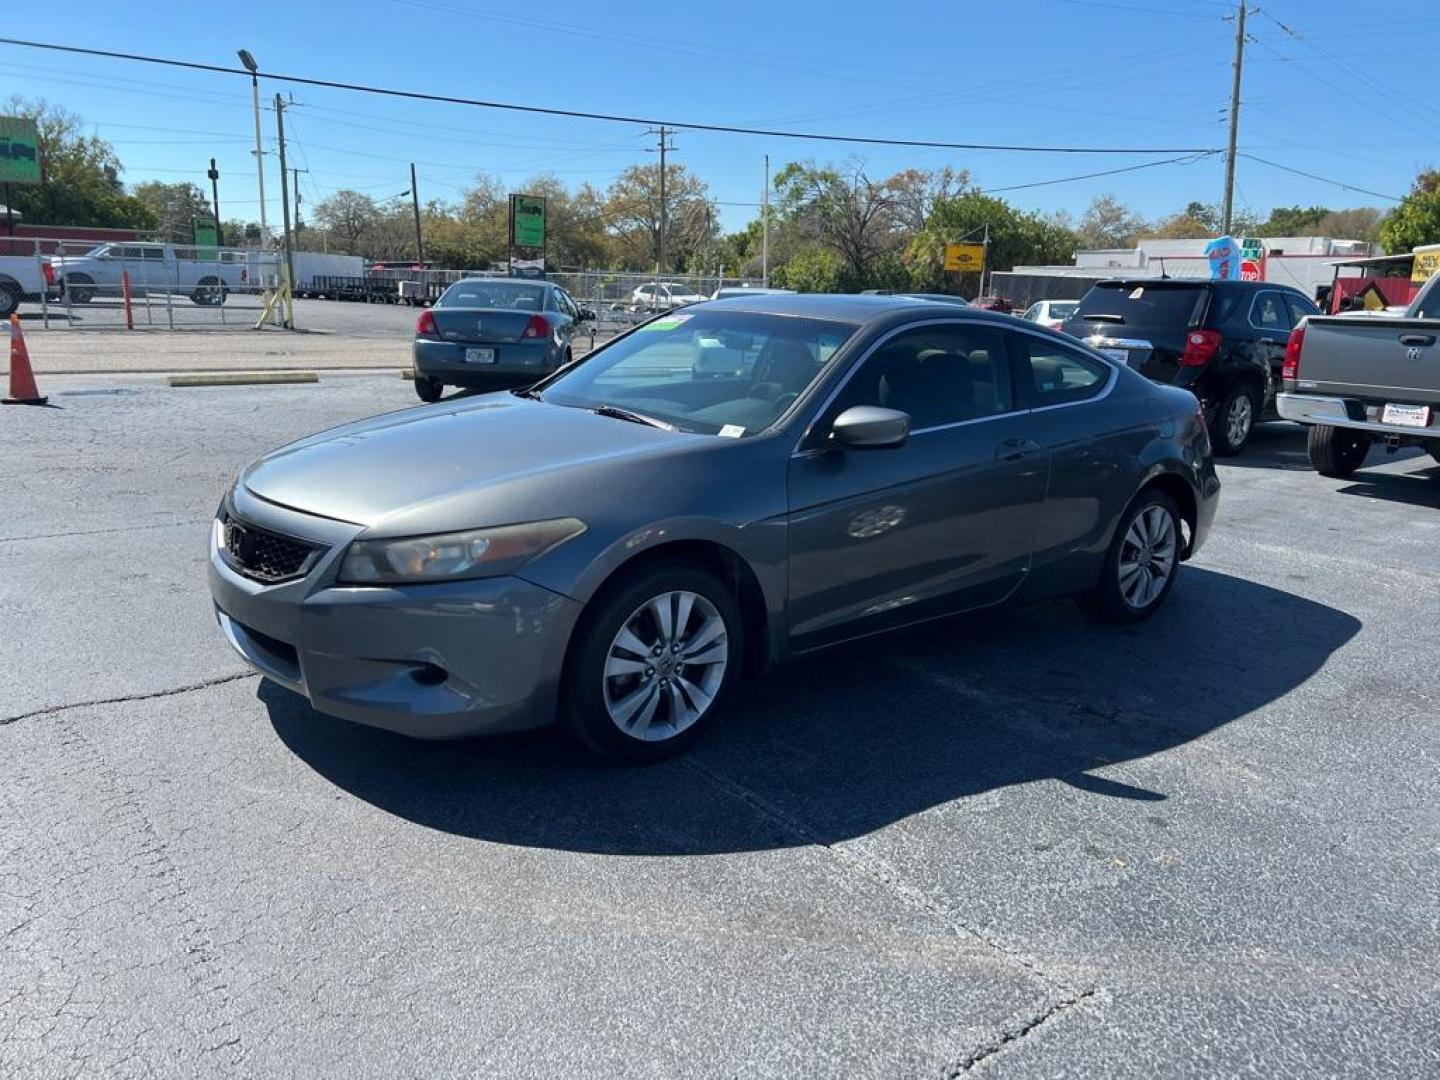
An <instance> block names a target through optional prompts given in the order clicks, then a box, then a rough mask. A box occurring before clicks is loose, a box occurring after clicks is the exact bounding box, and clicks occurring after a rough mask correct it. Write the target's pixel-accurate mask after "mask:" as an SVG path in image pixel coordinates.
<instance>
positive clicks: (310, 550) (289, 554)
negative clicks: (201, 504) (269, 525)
mask: <svg viewBox="0 0 1440 1080" xmlns="http://www.w3.org/2000/svg"><path fill="white" fill-rule="evenodd" d="M222 523H223V525H224V527H225V550H226V551H227V552H228V553H229V555H230V561H231V563H232V564H233V565H234V566H235V568H236V569H237V570H239V571H240V572H241V573H242V574H244V575H245V576H246V577H250V578H254V579H255V580H256V581H264V582H271V583H273V582H277V581H289V580H290V579H291V578H297V577H300V576H301V575H302V574H304V573H305V571H307V570H309V569H310V566H311V564H312V562H313V561H314V559H315V557H316V556H317V555H318V554H319V553H320V551H321V550H322V549H321V548H320V547H319V546H317V545H315V544H311V543H308V542H307V541H304V540H295V539H293V538H291V537H288V536H280V535H278V534H276V533H272V532H267V531H265V530H264V529H257V528H256V527H255V526H254V525H249V524H245V523H243V522H240V521H238V520H236V519H235V518H233V517H231V516H230V515H229V514H226V515H225V516H224V518H223V519H222Z"/></svg>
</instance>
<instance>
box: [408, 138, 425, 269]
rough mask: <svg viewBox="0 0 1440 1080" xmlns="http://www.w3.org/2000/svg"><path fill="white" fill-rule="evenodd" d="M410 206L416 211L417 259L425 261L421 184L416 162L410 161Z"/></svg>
mask: <svg viewBox="0 0 1440 1080" xmlns="http://www.w3.org/2000/svg"><path fill="white" fill-rule="evenodd" d="M410 206H411V209H412V210H414V211H415V261H416V262H417V263H424V261H425V244H424V241H423V240H422V239H421V238H420V185H419V184H418V183H417V182H416V180H415V163H414V162H413V161H412V162H411V163H410Z"/></svg>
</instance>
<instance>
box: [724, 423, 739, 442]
mask: <svg viewBox="0 0 1440 1080" xmlns="http://www.w3.org/2000/svg"><path fill="white" fill-rule="evenodd" d="M744 434H745V429H744V428H743V427H741V426H740V425H739V424H726V425H725V426H724V427H722V428H721V429H720V437H721V438H722V439H738V438H739V437H740V436H741V435H744Z"/></svg>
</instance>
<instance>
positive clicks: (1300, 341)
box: [1276, 274, 1440, 476]
mask: <svg viewBox="0 0 1440 1080" xmlns="http://www.w3.org/2000/svg"><path fill="white" fill-rule="evenodd" d="M1281 378H1282V384H1283V387H1284V389H1283V391H1282V392H1281V393H1280V394H1278V395H1277V396H1276V407H1277V408H1278V410H1279V412H1280V415H1281V416H1283V417H1284V418H1285V419H1287V420H1296V421H1299V422H1300V423H1302V424H1307V425H1309V426H1310V434H1309V441H1308V444H1307V449H1308V451H1309V455H1310V464H1311V465H1313V466H1314V467H1315V470H1316V471H1317V472H1319V473H1322V474H1324V475H1325V476H1349V475H1350V474H1351V473H1353V472H1354V471H1355V470H1356V469H1358V468H1359V467H1360V465H1361V464H1362V463H1363V462H1364V460H1365V455H1366V454H1368V453H1369V452H1370V447H1371V446H1372V445H1374V444H1375V443H1381V444H1383V445H1384V447H1385V449H1386V450H1387V451H1388V452H1390V453H1394V452H1395V451H1396V450H1399V449H1400V448H1401V447H1402V446H1421V447H1424V448H1425V449H1426V450H1427V451H1429V453H1430V455H1431V456H1432V457H1434V458H1435V460H1436V461H1440V274H1436V275H1435V276H1433V277H1432V278H1431V279H1430V280H1429V281H1427V282H1426V283H1425V285H1424V287H1423V288H1422V289H1421V290H1420V292H1419V293H1418V294H1416V296H1415V299H1414V300H1413V301H1411V303H1410V306H1409V308H1407V309H1406V311H1405V314H1404V315H1402V316H1399V317H1395V316H1380V315H1312V316H1310V317H1309V318H1308V319H1306V320H1305V321H1304V322H1302V323H1301V324H1300V325H1299V326H1297V327H1296V328H1295V329H1294V330H1293V331H1292V332H1291V334H1290V342H1289V344H1288V345H1287V347H1286V349H1285V363H1284V366H1283V368H1282V371H1281Z"/></svg>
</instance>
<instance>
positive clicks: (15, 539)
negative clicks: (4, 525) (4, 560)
mask: <svg viewBox="0 0 1440 1080" xmlns="http://www.w3.org/2000/svg"><path fill="white" fill-rule="evenodd" d="M207 520H209V519H208V518H192V519H189V520H186V521H161V522H157V523H155V524H153V525H126V526H123V527H121V528H117V529H77V530H75V531H74V532H58V533H36V534H35V535H34V536H0V544H18V543H21V542H23V541H26V540H63V539H65V538H67V537H71V536H107V535H109V534H110V533H126V532H139V531H140V530H141V529H176V528H179V527H180V526H182V525H203V524H205V522H206V521H207Z"/></svg>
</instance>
